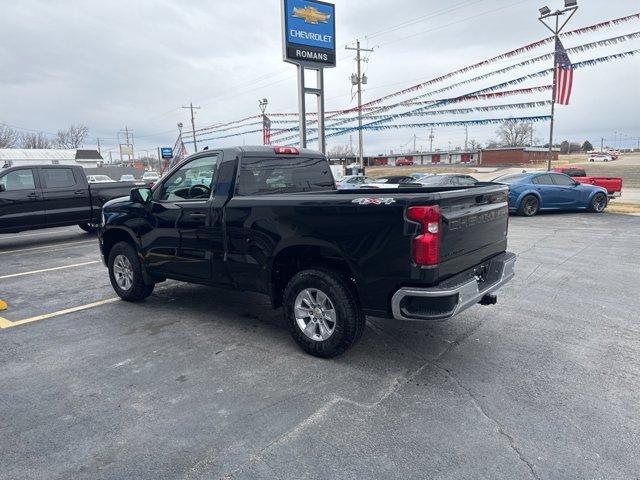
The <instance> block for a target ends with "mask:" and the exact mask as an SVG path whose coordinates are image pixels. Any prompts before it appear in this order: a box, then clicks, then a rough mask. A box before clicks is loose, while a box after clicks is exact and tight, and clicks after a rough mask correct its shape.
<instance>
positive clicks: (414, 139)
mask: <svg viewBox="0 0 640 480" xmlns="http://www.w3.org/2000/svg"><path fill="white" fill-rule="evenodd" d="M415 152H417V150H416V134H415V133H414V134H413V153H415Z"/></svg>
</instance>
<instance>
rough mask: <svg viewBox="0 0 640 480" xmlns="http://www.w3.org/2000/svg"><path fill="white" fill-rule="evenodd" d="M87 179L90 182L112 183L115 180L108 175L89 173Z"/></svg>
mask: <svg viewBox="0 0 640 480" xmlns="http://www.w3.org/2000/svg"><path fill="white" fill-rule="evenodd" d="M87 181H88V182H89V183H111V182H115V180H114V179H113V178H111V177H110V176H108V175H87Z"/></svg>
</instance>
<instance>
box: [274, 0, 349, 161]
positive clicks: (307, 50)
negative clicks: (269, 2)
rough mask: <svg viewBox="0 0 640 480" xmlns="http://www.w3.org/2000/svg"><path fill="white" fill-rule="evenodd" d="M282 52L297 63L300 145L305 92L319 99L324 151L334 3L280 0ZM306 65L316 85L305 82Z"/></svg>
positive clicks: (304, 136)
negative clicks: (325, 77) (325, 85)
mask: <svg viewBox="0 0 640 480" xmlns="http://www.w3.org/2000/svg"><path fill="white" fill-rule="evenodd" d="M282 55H283V59H284V61H285V62H288V63H293V64H295V65H296V66H297V67H298V117H299V120H300V146H301V147H303V148H305V147H306V146H307V128H306V122H305V119H306V113H307V112H306V107H305V96H306V95H307V94H312V95H315V96H316V97H317V99H318V148H319V150H320V151H322V152H324V151H325V135H324V73H323V69H324V68H326V67H335V66H336V23H335V5H333V4H331V3H326V2H320V1H317V0H282ZM305 69H308V70H315V71H316V75H317V82H316V87H314V88H311V87H307V86H306V85H305V75H304V72H305Z"/></svg>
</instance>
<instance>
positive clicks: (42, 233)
mask: <svg viewBox="0 0 640 480" xmlns="http://www.w3.org/2000/svg"><path fill="white" fill-rule="evenodd" d="M74 231H75V230H69V229H67V230H55V231H53V232H39V233H21V234H20V235H11V236H10V237H5V236H0V240H8V239H10V238H23V237H36V236H39V235H51V234H56V233H67V232H74ZM77 233H78V234H80V233H82V232H80V231H78V232H77Z"/></svg>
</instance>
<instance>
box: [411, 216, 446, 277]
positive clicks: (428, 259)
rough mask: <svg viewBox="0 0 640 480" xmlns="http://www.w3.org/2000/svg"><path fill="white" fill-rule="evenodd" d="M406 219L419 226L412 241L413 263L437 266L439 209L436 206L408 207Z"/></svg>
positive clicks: (438, 254)
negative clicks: (418, 232) (417, 233)
mask: <svg viewBox="0 0 640 480" xmlns="http://www.w3.org/2000/svg"><path fill="white" fill-rule="evenodd" d="M407 218H408V219H409V220H411V221H413V222H417V223H419V224H420V225H421V228H420V234H419V235H418V236H417V237H415V238H414V239H413V261H414V262H415V263H417V264H418V265H437V264H438V260H439V258H440V209H439V208H438V207H437V206H436V205H432V206H428V207H409V208H408V209H407Z"/></svg>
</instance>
